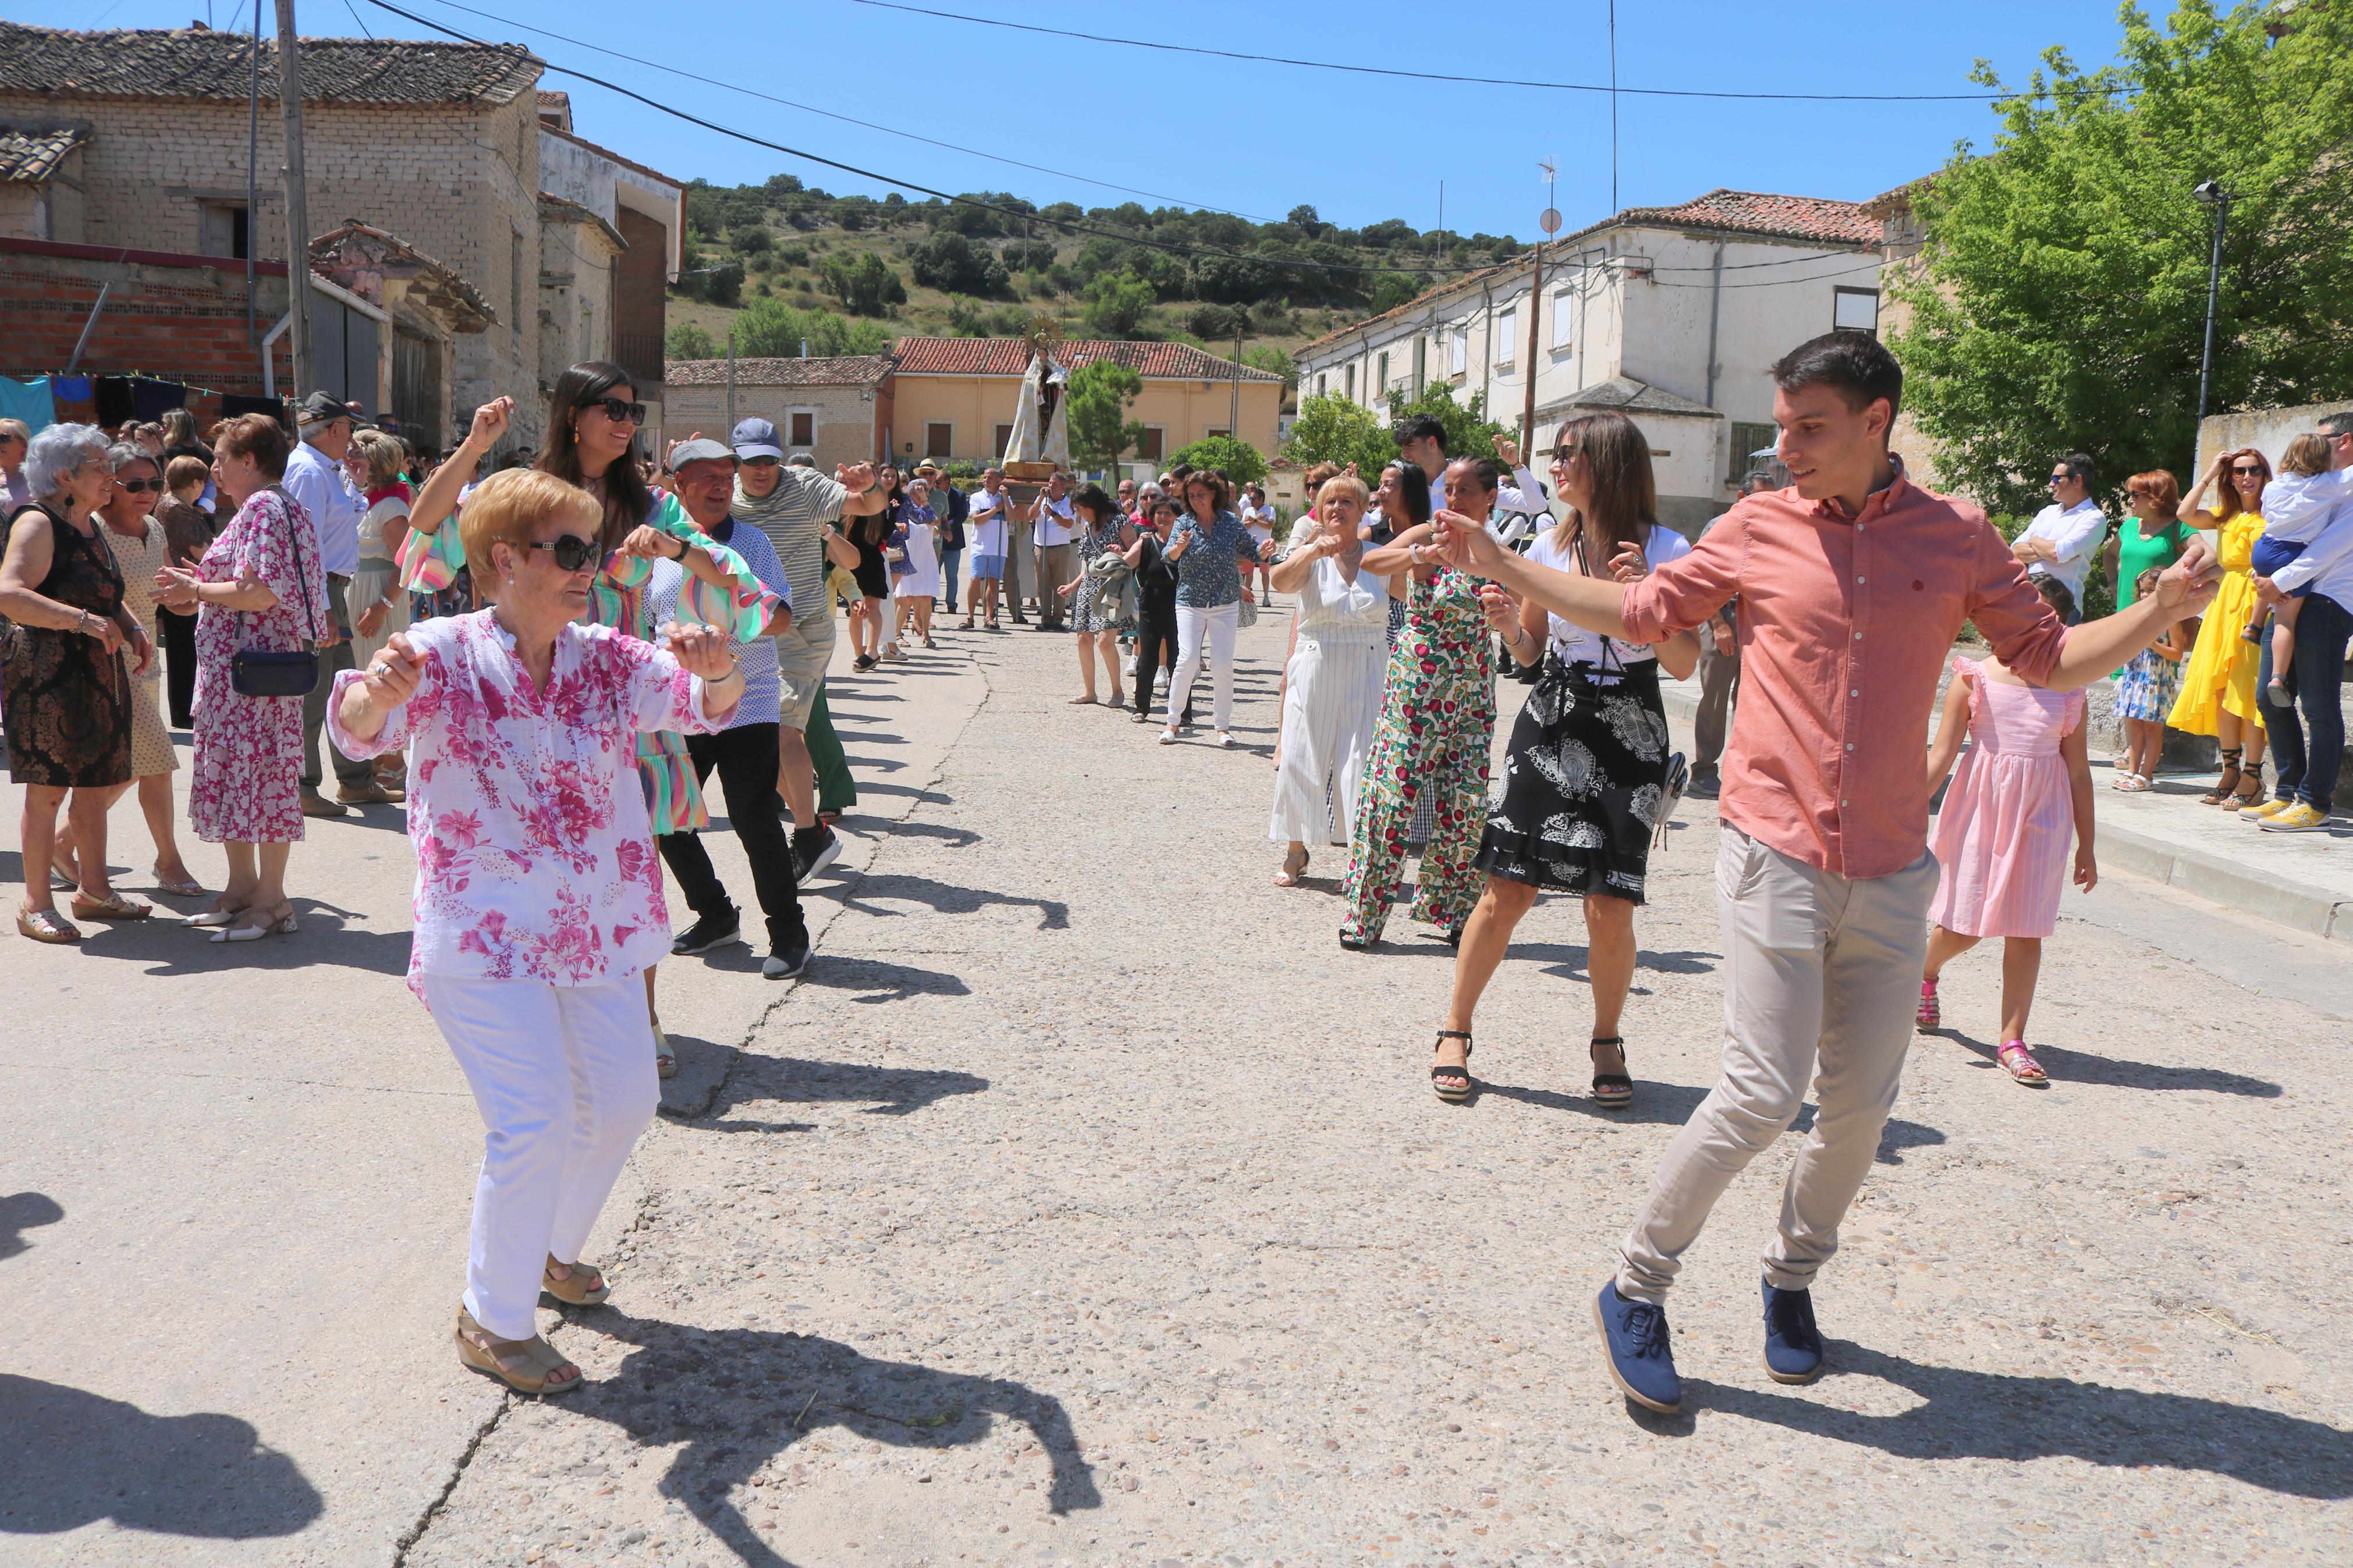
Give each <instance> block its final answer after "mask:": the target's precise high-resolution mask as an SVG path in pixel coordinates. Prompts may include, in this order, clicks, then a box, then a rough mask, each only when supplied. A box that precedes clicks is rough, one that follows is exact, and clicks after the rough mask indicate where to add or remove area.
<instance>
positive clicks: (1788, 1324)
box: [1765, 1279, 1822, 1383]
mask: <svg viewBox="0 0 2353 1568" xmlns="http://www.w3.org/2000/svg"><path fill="white" fill-rule="evenodd" d="M1765 1371H1766V1373H1767V1375H1768V1376H1770V1377H1771V1378H1772V1379H1773V1381H1774V1382H1776V1383H1811V1382H1813V1381H1814V1379H1815V1378H1817V1377H1820V1375H1821V1372H1822V1335H1821V1331H1820V1330H1819V1329H1817V1328H1815V1327H1814V1293H1813V1292H1812V1291H1811V1290H1779V1289H1774V1286H1773V1282H1772V1281H1771V1280H1769V1279H1767V1280H1766V1281H1765Z"/></svg>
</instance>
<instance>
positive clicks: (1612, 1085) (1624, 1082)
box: [1586, 1035, 1634, 1110]
mask: <svg viewBox="0 0 2353 1568" xmlns="http://www.w3.org/2000/svg"><path fill="white" fill-rule="evenodd" d="M1593 1045H1594V1046H1615V1047H1618V1055H1619V1056H1620V1058H1623V1057H1624V1056H1625V1054H1626V1042H1625V1041H1624V1040H1622V1039H1620V1037H1618V1036H1616V1035H1596V1036H1595V1037H1593ZM1586 1054H1587V1055H1588V1056H1591V1055H1592V1054H1593V1047H1592V1046H1588V1047H1586ZM1593 1102H1594V1103H1595V1104H1596V1105H1599V1106H1600V1107H1601V1108H1602V1109H1603V1110H1624V1109H1625V1108H1626V1107H1627V1106H1629V1105H1631V1104H1632V1103H1633V1102H1634V1080H1633V1079H1630V1078H1628V1077H1627V1076H1626V1075H1625V1074H1624V1073H1622V1072H1596V1073H1595V1074H1594V1075H1593Z"/></svg>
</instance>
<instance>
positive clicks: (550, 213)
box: [539, 191, 629, 250]
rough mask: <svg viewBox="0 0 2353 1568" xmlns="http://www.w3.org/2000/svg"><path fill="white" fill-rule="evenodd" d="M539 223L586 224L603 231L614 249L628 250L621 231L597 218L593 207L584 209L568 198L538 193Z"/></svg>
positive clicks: (543, 192)
mask: <svg viewBox="0 0 2353 1568" xmlns="http://www.w3.org/2000/svg"><path fill="white" fill-rule="evenodd" d="M539 221H540V222H542V223H579V224H586V225H587V226H589V227H591V228H594V229H598V230H601V231H603V233H604V236H605V237H606V238H607V239H609V240H611V241H612V242H613V248H614V249H616V250H627V249H628V248H629V242H628V240H626V239H623V238H622V237H621V231H620V230H619V229H617V228H615V227H614V226H612V225H611V224H609V223H607V222H606V221H605V220H604V219H603V218H601V217H599V216H596V209H595V208H594V207H584V206H582V205H580V204H579V203H578V202H575V201H574V200H572V199H571V198H570V197H568V196H555V195H548V193H546V192H545V191H542V192H540V193H539Z"/></svg>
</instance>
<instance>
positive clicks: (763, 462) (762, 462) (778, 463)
mask: <svg viewBox="0 0 2353 1568" xmlns="http://www.w3.org/2000/svg"><path fill="white" fill-rule="evenodd" d="M784 461H785V460H784V459H783V458H744V460H743V462H744V467H745V468H782V467H783V466H784Z"/></svg>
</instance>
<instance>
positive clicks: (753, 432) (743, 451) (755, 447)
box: [730, 419, 785, 462]
mask: <svg viewBox="0 0 2353 1568" xmlns="http://www.w3.org/2000/svg"><path fill="white" fill-rule="evenodd" d="M730 439H731V440H732V441H733V443H734V447H735V455H736V456H737V457H739V458H776V459H777V460H778V461H780V462H781V461H782V460H783V459H784V456H785V446H784V443H783V442H782V441H779V440H778V439H777V438H776V426H774V425H771V424H769V423H768V422H767V421H766V420H765V419H743V420H738V421H737V422H736V425H735V431H734V434H733V436H732V437H730Z"/></svg>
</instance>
